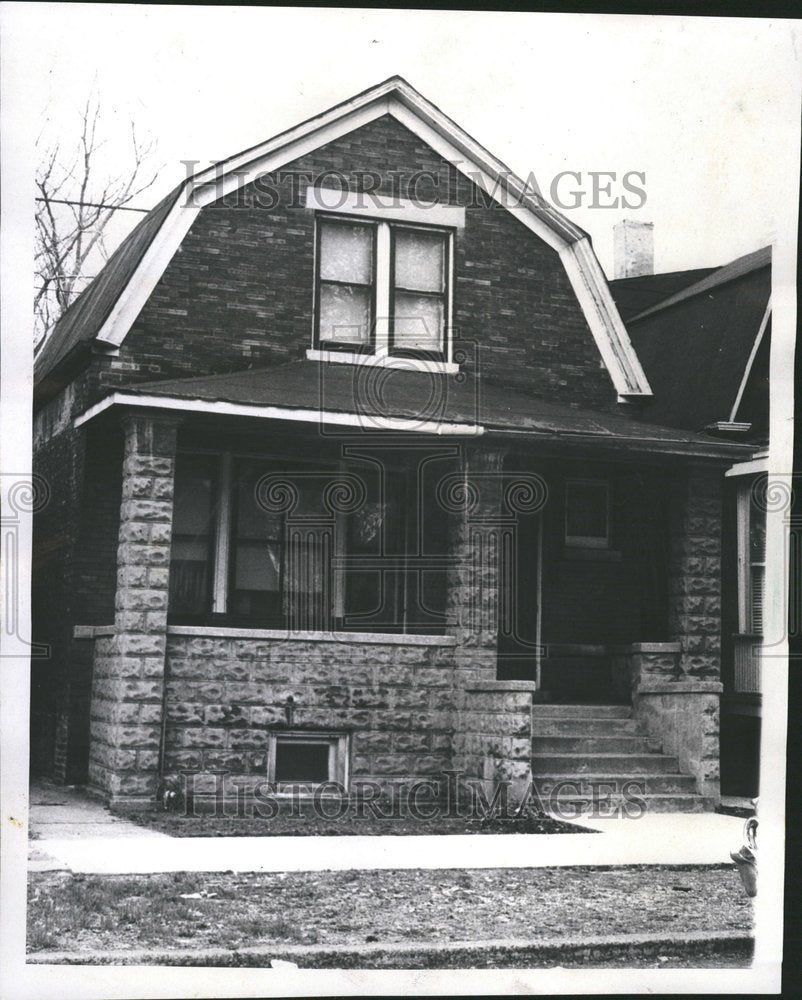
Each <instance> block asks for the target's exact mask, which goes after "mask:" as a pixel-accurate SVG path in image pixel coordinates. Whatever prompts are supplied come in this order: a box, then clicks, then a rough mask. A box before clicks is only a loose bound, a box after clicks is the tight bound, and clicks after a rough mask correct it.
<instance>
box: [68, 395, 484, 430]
mask: <svg viewBox="0 0 802 1000" xmlns="http://www.w3.org/2000/svg"><path fill="white" fill-rule="evenodd" d="M111 406H140V407H146V408H147V409H155V410H172V411H178V412H179V413H211V414H218V415H220V416H228V417H258V418H260V419H262V420H292V421H298V422H301V423H315V424H332V425H334V426H342V427H357V428H359V429H360V430H363V431H374V430H381V431H407V432H409V433H412V434H437V435H443V436H445V435H448V436H457V437H479V436H480V435H482V434H484V432H485V429H484V427H482V425H481V424H459V423H449V422H448V421H436V420H415V419H414V418H412V417H380V416H374V415H372V414H360V413H338V412H334V411H331V412H329V411H326V410H312V409H304V408H302V407H299V408H297V409H295V408H293V407H289V406H259V405H258V404H256V403H226V402H223V401H221V400H216V399H215V400H209V399H179V398H177V397H174V396H145V395H137V394H135V393H129V392H113V393H111V395H109V396H106V397H105V398H104V399H101V400H100V402H99V403H95V404H94V406H90V407H89V409H88V410H85V411H84V412H83V413H81V414H79V415H78V416H77V417H76V418H75V419H74V421H73V426H74V427H80V426H81V425H82V424H85V423H87V421H89V420H92V419H94V418H95V417H97V416H98V415H99V414H101V413H103V412H104V411H105V410H107V409H109V407H111Z"/></svg>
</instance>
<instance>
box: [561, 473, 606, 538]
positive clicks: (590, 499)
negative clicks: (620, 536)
mask: <svg viewBox="0 0 802 1000" xmlns="http://www.w3.org/2000/svg"><path fill="white" fill-rule="evenodd" d="M607 530H608V528H607V486H606V484H604V483H567V484H566V487H565V533H566V535H567V536H568V537H570V538H598V539H606V538H607Z"/></svg>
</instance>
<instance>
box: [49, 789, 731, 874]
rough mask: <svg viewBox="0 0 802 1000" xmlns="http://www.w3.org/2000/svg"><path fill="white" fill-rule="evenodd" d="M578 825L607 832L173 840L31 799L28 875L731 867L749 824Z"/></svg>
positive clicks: (84, 809)
mask: <svg viewBox="0 0 802 1000" xmlns="http://www.w3.org/2000/svg"><path fill="white" fill-rule="evenodd" d="M579 822H580V823H581V824H582V825H583V826H585V827H586V828H593V829H596V830H598V831H600V832H599V833H577V834H539V835H533V834H472V835H466V836H453V835H443V836H432V835H424V836H420V837H400V836H392V835H388V836H367V837H358V836H356V837H354V836H343V837H337V836H329V837H209V838H206V837H170V836H168V835H166V834H163V833H156V832H154V831H150V830H147V829H145V828H143V827H140V826H136V825H135V824H133V823H130V822H128V821H126V820H124V819H121V818H119V817H116V816H112V815H111V814H110V813H109V812H108V810H107V809H106V808H105V807H104V806H103V805H102V804H100V803H98V802H97V801H94V800H91V799H89V798H88V797H87V796H86V795H85V794H84V793H82V792H81V791H80V790H73V789H62V788H40V789H37V790H36V791H35V793H34V791H32V794H31V815H30V823H31V829H32V832H33V834H34V836H36V837H38V839H35V840H33V841H32V842H31V858H30V861H29V870H31V871H54V870H71V871H74V872H81V873H87V874H88V873H97V874H147V873H158V872H178V871H198V872H224V871H231V872H260V871H264V872H277V871H287V872H290V871H342V870H347V869H352V870H357V869H361V870H370V869H388V868H409V869H413V868H426V869H438V868H546V867H573V866H579V865H597V866H610V865H688V864H694V865H710V864H730V863H731V861H730V856H729V852H730V851H732V850H737V849H738V848H739V847H740V846H741V843H742V831H743V820H742V819H740V818H739V817H735V816H723V815H719V814H717V813H657V814H653V815H647V816H644V817H642V818H641V819H637V820H635V819H603V820H589V819H585V818H584V817H583V818H582V819H580V820H579Z"/></svg>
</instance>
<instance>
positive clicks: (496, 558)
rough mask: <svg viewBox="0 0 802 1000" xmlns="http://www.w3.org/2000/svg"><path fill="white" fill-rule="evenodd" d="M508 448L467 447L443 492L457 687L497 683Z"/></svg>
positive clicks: (450, 616)
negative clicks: (447, 520)
mask: <svg viewBox="0 0 802 1000" xmlns="http://www.w3.org/2000/svg"><path fill="white" fill-rule="evenodd" d="M504 454H505V452H504V450H503V449H499V448H482V447H481V446H474V447H470V448H466V450H465V453H464V455H463V460H462V467H461V469H460V471H459V473H457V474H455V475H454V476H453V477H450V479H449V480H448V482H447V483H445V484H444V487H445V488H444V489H443V490H441V497H440V499H441V502H443V503H444V505H445V506H446V507H447V509H448V511H449V516H450V525H451V529H450V535H451V545H450V549H451V553H452V555H453V556H454V557H455V561H456V565H455V566H454V568H453V569H452V570H450V571H449V578H448V603H447V616H448V619H449V620H450V621H452V622H454V627H453V634H454V635H455V637H456V639H457V646H456V648H455V650H454V664H455V671H456V675H455V685H456V686H457V687H458V688H462V689H463V690H464V689H465V688H466V687H467V686H468V685H469V684H470V683H472V682H474V681H492V680H495V679H496V658H497V650H498V615H499V591H500V579H499V574H500V565H501V553H502V546H503V539H504V537H505V534H509V532H510V524H509V518H508V517H507V518H505V517H504V515H503V511H502V502H503V496H504V484H503V474H504V472H503V466H504Z"/></svg>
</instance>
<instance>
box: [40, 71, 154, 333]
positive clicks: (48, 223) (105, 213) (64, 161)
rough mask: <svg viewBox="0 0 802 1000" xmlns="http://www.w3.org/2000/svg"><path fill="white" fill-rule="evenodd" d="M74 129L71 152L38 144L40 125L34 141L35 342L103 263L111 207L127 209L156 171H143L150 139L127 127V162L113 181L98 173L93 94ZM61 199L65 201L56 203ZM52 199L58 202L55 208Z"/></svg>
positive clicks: (99, 144)
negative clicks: (37, 160) (37, 153)
mask: <svg viewBox="0 0 802 1000" xmlns="http://www.w3.org/2000/svg"><path fill="white" fill-rule="evenodd" d="M79 115H80V130H79V135H78V139H77V142H76V145H75V148H74V149H73V150H70V151H69V153H67V154H65V151H64V150H63V148H62V145H61V144H60V143H59V142H55V143H53V144H51V145H48V144H47V143H46V139H45V127H43V129H42V131H41V132H40V135H39V137H38V139H37V149H38V150H39V151H40V165H39V168H38V170H37V174H36V188H37V192H38V195H39V200H38V201H37V209H36V250H35V255H34V268H35V273H36V278H37V289H36V293H35V297H34V313H35V317H36V322H35V333H36V339H37V342H41V341H42V340H43V339H44V338H45V337H46V336H47V334H48V333H49V331H50V330H51V329H52V327H53V326H54V325H55V322H56V320H57V319H58V317H59V316H60V315H61V314H62V313H63V312H64V311H65V310H66V309H67V308H68V307H69V305H70V304H71V303H72V302H73V301H74V299H75V298H76V297H77V295H78V294H79V292H80V291H81V290H82V289H83V287H84V286H85V284H86V280H87V278H86V277H85V275H88V274H94V273H96V270H95V267H94V266H93V265H92V264H91V263H90V264H88V261H89V258H91V257H92V256H93V255H94V258H95V263H96V264H97V263H98V257H100V262H101V263H102V261H105V260H107V259H108V249H107V245H106V241H107V238H108V236H109V228H108V227H109V223H110V222H111V220H112V219H113V218H114V215H115V210H116V209H118V208H121V207H122V206H124V205H126V204H128V202H130V201H131V200H132V199H134V198H136V197H137V195H140V194H142V193H143V192H144V191H147V190H148V189H149V188H150V187H152V185H153V184H154V183H155V181H156V179H157V177H158V174H159V169H158V168H156V169H153V167H152V166H150V167H149V164H150V162H151V161H152V159H153V156H154V154H155V151H156V143H155V141H154V140H152V139H146V140H145V141H142V140H140V139H139V138H138V136H137V132H136V125H135V123H134V122H131V123H130V136H131V151H130V154H129V159H128V162H127V163H126V164H125V166H121V167H120V168H119V170H118V172H117V173H116V175H114V176H101V175H100V168H99V161H98V152H99V150H101V149H102V148H103V147H104V146H105V145H107V138H106V136H105V135H104V127H103V126H104V121H103V114H102V107H101V101H100V97H99V95H98V94H97V92H96V90H95V88H94V87H93V89H92V91H91V92H90V94H89V96H88V97H87V99H86V102H85V104H84V105H83V108H82V109H81V111H80V112H79ZM62 200H63V201H65V202H67V204H62ZM57 202H58V204H56V203H57Z"/></svg>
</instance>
